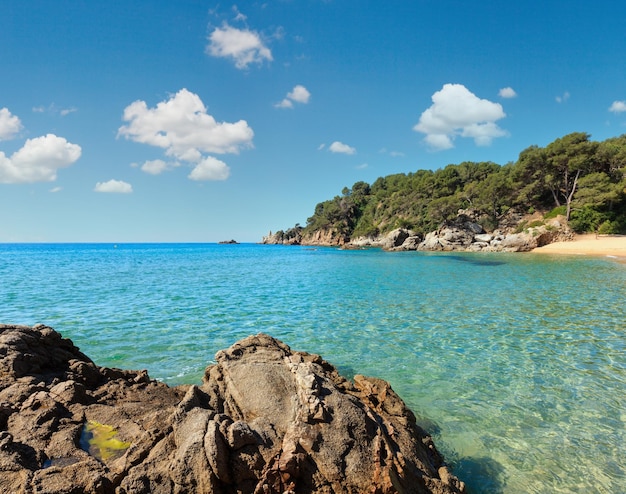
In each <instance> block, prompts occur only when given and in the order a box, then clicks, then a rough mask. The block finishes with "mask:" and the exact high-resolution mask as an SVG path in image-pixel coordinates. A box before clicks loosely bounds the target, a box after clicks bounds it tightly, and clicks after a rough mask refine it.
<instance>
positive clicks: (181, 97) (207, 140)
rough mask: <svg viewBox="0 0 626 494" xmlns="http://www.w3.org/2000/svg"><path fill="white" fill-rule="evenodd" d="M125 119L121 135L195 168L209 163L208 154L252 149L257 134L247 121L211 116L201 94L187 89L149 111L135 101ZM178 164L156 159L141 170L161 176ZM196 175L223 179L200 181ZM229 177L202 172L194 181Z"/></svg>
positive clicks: (128, 109)
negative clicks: (158, 148)
mask: <svg viewBox="0 0 626 494" xmlns="http://www.w3.org/2000/svg"><path fill="white" fill-rule="evenodd" d="M123 120H124V121H126V122H128V125H123V126H122V127H120V128H119V131H118V136H124V137H125V138H127V139H130V140H132V141H135V142H139V143H142V144H149V145H151V146H156V147H160V148H162V149H165V154H166V155H167V156H169V157H172V158H175V159H176V160H180V161H185V162H188V163H191V164H194V165H200V164H202V163H203V162H206V160H207V159H208V158H207V157H206V154H207V153H212V154H225V153H234V154H238V153H239V151H240V150H241V149H243V148H250V147H252V138H253V137H254V132H253V131H252V129H251V128H250V127H249V126H248V123H247V122H246V121H245V120H239V121H238V122H235V123H228V122H216V121H215V119H214V118H213V117H212V116H211V115H209V114H208V113H207V109H206V107H205V106H204V104H203V103H202V100H201V99H200V98H199V97H198V95H196V94H194V93H192V92H190V91H188V90H187V89H181V90H180V91H179V92H178V93H176V94H175V95H173V96H171V97H170V99H169V100H167V101H162V102H160V103H158V104H157V106H156V107H155V108H148V106H147V105H146V103H145V101H135V102H134V103H132V104H130V105H129V106H127V107H126V109H125V110H124V115H123ZM215 161H219V160H215ZM220 163H223V162H221V161H220ZM178 165H179V163H175V164H172V163H166V162H165V161H163V160H154V161H147V162H146V163H144V165H143V166H142V167H141V169H142V170H143V171H145V172H147V173H151V174H153V175H157V174H159V173H161V172H163V171H165V170H166V169H170V168H172V167H175V166H178ZM204 166H206V165H204ZM224 166H226V165H225V164H224ZM227 168H228V167H227ZM192 174H193V172H192ZM196 176H203V177H210V176H216V177H219V178H204V179H200V178H195V177H196ZM227 176H228V174H227V173H226V174H224V172H223V171H222V172H221V173H217V174H210V173H200V172H198V173H197V174H196V175H194V178H193V180H223V179H224V178H226V177H227ZM190 178H192V177H191V176H190Z"/></svg>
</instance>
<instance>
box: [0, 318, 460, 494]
mask: <svg viewBox="0 0 626 494" xmlns="http://www.w3.org/2000/svg"><path fill="white" fill-rule="evenodd" d="M0 358H1V360H0V492H40V493H44V492H45V493H50V494H56V493H117V494H123V493H128V494H130V493H133V494H136V493H167V494H170V493H231V492H233V493H234V492H241V493H253V492H256V493H283V492H294V493H295V492H298V493H357V492H358V493H360V492H372V493H392V492H405V493H429V492H433V493H441V494H443V493H460V492H464V486H463V484H462V483H461V482H459V480H458V479H457V478H456V477H454V476H453V475H452V474H451V473H450V472H449V470H448V469H447V467H446V466H445V464H444V462H443V459H442V458H441V456H440V455H439V453H438V452H437V450H436V449H435V446H434V444H433V443H432V440H431V439H430V437H428V436H427V435H426V433H425V432H424V431H423V430H421V429H420V428H419V427H418V426H417V425H416V423H415V417H414V416H413V414H412V413H411V412H410V410H408V409H407V408H406V406H405V405H404V403H403V402H402V400H401V399H400V398H399V397H398V395H397V394H396V393H395V392H394V391H393V390H392V389H391V387H390V386H389V384H388V383H386V382H385V381H382V380H380V379H374V378H368V377H364V376H356V377H355V379H354V382H349V381H347V380H346V379H344V378H343V377H341V376H340V375H339V374H338V372H337V371H336V369H335V368H334V367H333V366H332V365H330V364H329V363H328V362H325V361H324V360H323V359H322V358H321V357H319V356H317V355H311V354H307V353H301V352H294V351H292V350H291V349H290V348H289V347H288V346H287V345H285V344H284V343H281V342H280V341H278V340H275V339H273V338H271V337H270V336H267V335H263V334H259V335H256V336H251V337H248V338H246V339H244V340H242V341H240V342H238V343H236V344H234V345H233V346H231V347H230V348H228V349H227V350H223V351H221V352H218V354H217V356H216V362H217V363H216V364H215V365H212V366H209V367H208V368H207V369H206V372H205V378H204V382H203V384H202V385H201V386H181V387H177V388H170V387H168V386H166V385H165V384H163V383H159V382H156V381H153V380H151V379H150V378H149V376H148V375H147V373H146V372H145V371H141V372H136V371H123V370H120V369H106V368H99V367H97V366H96V365H95V364H94V363H93V362H92V361H91V360H89V358H88V357H86V356H85V355H83V354H82V353H80V351H79V350H78V348H76V347H75V346H74V345H73V344H72V342H71V341H70V340H67V339H64V338H62V337H61V336H60V335H59V334H58V333H56V332H55V331H54V330H52V329H51V328H48V327H45V326H36V327H32V328H31V327H26V326H8V325H0ZM88 421H89V424H101V425H102V428H103V429H104V430H105V431H108V433H109V435H110V436H112V437H113V439H111V441H110V442H109V443H107V444H106V446H108V447H110V448H113V449H114V450H115V454H110V455H108V454H104V453H103V451H105V450H104V449H103V448H105V447H106V446H105V443H99V446H100V447H99V448H95V447H89V448H87V447H85V441H86V440H87V439H89V437H87V436H85V434H86V433H85V431H86V430H87V429H86V428H85V424H86V423H87V422H88ZM98 427H100V426H98ZM94 438H95V436H94ZM93 440H94V439H93V438H92V441H93ZM96 451H100V453H99V454H97V453H96Z"/></svg>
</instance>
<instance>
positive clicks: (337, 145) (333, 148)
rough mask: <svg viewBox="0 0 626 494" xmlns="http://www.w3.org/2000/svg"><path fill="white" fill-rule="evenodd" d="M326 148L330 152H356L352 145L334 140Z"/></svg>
mask: <svg viewBox="0 0 626 494" xmlns="http://www.w3.org/2000/svg"><path fill="white" fill-rule="evenodd" d="M328 150H329V151H330V152H332V153H341V154H355V153H356V149H354V148H353V147H352V146H348V145H347V144H344V143H343V142H339V141H335V142H333V143H332V144H331V145H330V146H329V148H328Z"/></svg>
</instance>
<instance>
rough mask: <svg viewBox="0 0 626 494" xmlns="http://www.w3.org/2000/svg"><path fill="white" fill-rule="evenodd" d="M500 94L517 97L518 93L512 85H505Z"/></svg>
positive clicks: (501, 96)
mask: <svg viewBox="0 0 626 494" xmlns="http://www.w3.org/2000/svg"><path fill="white" fill-rule="evenodd" d="M498 96H500V98H515V97H516V96H517V93H516V92H515V90H514V89H513V88H512V87H503V88H502V89H500V91H499V92H498Z"/></svg>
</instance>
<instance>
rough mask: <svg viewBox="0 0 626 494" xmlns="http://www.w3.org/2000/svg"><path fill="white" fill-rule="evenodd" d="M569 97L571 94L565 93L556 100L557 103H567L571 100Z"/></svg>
mask: <svg viewBox="0 0 626 494" xmlns="http://www.w3.org/2000/svg"><path fill="white" fill-rule="evenodd" d="M569 96H570V94H569V92H568V91H565V92H564V93H563V95H562V96H557V97H556V98H554V99H555V100H556V102H557V103H565V102H566V101H567V100H568V99H569Z"/></svg>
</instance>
